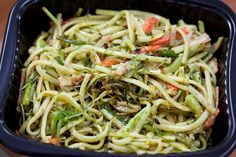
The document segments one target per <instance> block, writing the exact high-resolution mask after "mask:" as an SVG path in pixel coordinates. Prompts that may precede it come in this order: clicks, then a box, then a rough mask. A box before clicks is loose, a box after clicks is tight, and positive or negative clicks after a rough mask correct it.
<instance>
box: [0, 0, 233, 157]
mask: <svg viewBox="0 0 236 157" xmlns="http://www.w3.org/2000/svg"><path fill="white" fill-rule="evenodd" d="M43 6H46V7H47V8H48V9H49V10H50V11H51V12H52V13H54V14H56V13H58V12H61V13H63V18H64V19H66V18H69V17H72V16H73V14H74V12H75V11H76V10H77V8H78V7H82V8H84V9H85V10H86V11H87V10H88V11H89V12H91V13H93V12H94V10H95V9H96V8H103V9H115V10H122V9H138V10H145V11H149V12H154V13H157V14H160V15H163V16H165V17H167V18H169V19H170V20H171V22H172V23H175V22H177V20H179V19H184V20H185V21H186V22H187V23H193V24H197V21H198V20H200V19H201V20H203V21H205V25H206V31H207V32H208V33H209V34H210V36H211V37H212V40H213V41H216V39H217V37H219V36H224V37H226V38H228V40H225V41H224V44H223V45H222V46H221V48H220V50H219V51H218V52H217V53H216V57H217V58H218V62H219V72H218V75H217V79H218V85H219V87H220V103H219V106H220V110H221V112H220V114H219V116H218V117H217V119H216V122H215V124H214V126H213V132H212V143H213V145H212V146H210V147H209V148H207V149H206V150H204V151H199V152H193V153H181V154H168V155H167V156H170V157H174V156H181V157H186V156H191V157H192V156H195V157H199V156H201V157H203V156H205V157H208V156H212V157H217V156H227V155H229V154H230V153H231V152H232V150H233V149H234V147H235V143H236V131H235V125H236V124H235V118H236V106H235V105H236V96H234V95H233V94H234V93H235V94H236V81H233V79H234V78H235V79H236V61H233V60H236V52H235V51H236V40H235V34H236V32H235V31H236V28H235V23H236V17H235V15H234V13H233V12H232V11H231V10H230V9H229V8H228V7H227V6H226V5H225V4H223V3H222V2H220V1H216V0H178V1H177V0H176V1H175V0H18V1H17V3H16V5H15V6H14V8H13V9H12V11H11V13H10V16H9V21H8V27H7V30H6V34H5V40H4V44H3V49H2V53H1V60H0V141H1V142H2V143H3V144H4V145H5V146H7V147H8V148H9V149H11V150H13V151H15V152H17V153H21V154H26V155H30V156H90V157H95V156H111V157H115V156H120V157H121V156H122V157H123V156H129V157H134V156H136V155H135V154H129V155H127V154H126V155H125V154H108V153H96V152H91V151H82V150H72V149H68V148H64V147H58V146H53V145H49V144H43V143H40V142H38V141H32V140H29V139H26V138H24V137H21V136H18V135H17V134H15V130H16V129H19V119H20V114H19V113H17V111H16V104H17V98H18V90H19V80H20V73H19V72H20V68H21V67H22V62H24V61H25V59H26V58H27V50H28V48H29V47H30V46H31V45H32V44H33V41H34V40H35V38H36V37H37V35H38V34H39V33H40V32H41V31H42V30H44V31H47V29H48V28H49V21H50V20H49V19H48V17H47V16H46V15H45V14H44V13H43V12H42V10H41V8H42V7H43ZM143 156H154V155H143ZM155 156H162V155H155Z"/></svg>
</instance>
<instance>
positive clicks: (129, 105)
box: [18, 7, 223, 154]
mask: <svg viewBox="0 0 236 157" xmlns="http://www.w3.org/2000/svg"><path fill="white" fill-rule="evenodd" d="M42 12H44V13H45V14H46V15H47V16H48V18H49V19H48V22H50V21H51V22H52V23H53V24H51V25H50V28H49V30H48V31H47V32H42V33H41V34H40V35H39V36H38V37H37V39H35V42H34V45H32V47H31V48H30V49H29V51H28V52H29V57H28V59H27V60H26V61H25V63H24V67H23V68H24V69H25V70H22V71H23V72H22V77H21V90H20V92H22V93H20V94H19V95H20V96H19V101H18V105H19V106H18V109H19V112H21V113H22V119H23V120H22V123H21V127H20V128H19V131H20V134H22V135H23V136H25V135H26V136H25V137H29V138H31V139H37V140H40V141H41V142H43V143H50V144H54V145H58V146H64V147H68V148H70V149H81V150H94V151H96V152H108V153H133V154H168V153H180V152H194V151H198V150H203V149H206V148H207V146H208V145H207V143H209V141H210V140H209V136H210V133H211V126H212V125H213V122H209V121H213V120H214V118H216V115H217V112H218V111H219V110H218V106H217V105H218V102H217V101H218V98H217V97H218V91H217V90H218V87H217V82H216V81H217V80H216V73H217V60H216V58H215V57H214V53H215V52H216V51H217V50H218V49H219V47H220V45H221V42H222V41H223V37H220V38H219V39H218V40H217V39H214V41H216V42H215V43H213V42H212V40H211V38H210V36H209V35H208V34H207V32H206V30H207V29H205V26H204V22H203V21H198V19H196V22H195V23H194V24H188V23H186V22H185V21H184V20H179V22H178V23H177V24H171V23H170V20H169V19H167V18H165V17H163V16H160V15H157V14H154V13H149V12H144V11H138V10H122V11H115V10H103V9H97V10H95V14H90V13H89V12H88V11H86V10H83V9H82V8H79V9H78V11H77V12H75V14H74V15H75V16H74V17H72V18H70V19H62V17H64V16H63V15H62V14H61V13H58V14H57V15H53V14H52V13H51V12H50V11H49V10H47V8H45V7H43V8H42Z"/></svg>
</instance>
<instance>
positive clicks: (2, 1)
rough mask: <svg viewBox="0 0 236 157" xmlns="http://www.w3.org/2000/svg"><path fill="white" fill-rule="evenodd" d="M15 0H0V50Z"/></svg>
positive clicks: (234, 3) (234, 4)
mask: <svg viewBox="0 0 236 157" xmlns="http://www.w3.org/2000/svg"><path fill="white" fill-rule="evenodd" d="M15 1H16V0H0V50H1V46H2V42H3V36H4V32H5V27H6V22H7V18H8V13H9V11H10V9H11V7H12V5H13V4H14V3H15ZM223 1H224V2H225V3H226V4H228V5H229V6H230V7H231V8H232V9H233V10H234V12H235V13H236V0H223ZM0 148H1V149H2V150H4V151H5V152H6V153H7V154H8V155H9V156H11V157H20V155H17V154H15V153H13V152H11V151H9V150H7V149H6V148H5V147H4V146H0ZM230 157H236V150H235V151H234V152H233V153H232V154H231V155H230Z"/></svg>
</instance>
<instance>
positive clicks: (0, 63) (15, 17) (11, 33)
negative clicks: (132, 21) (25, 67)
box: [0, 0, 236, 157]
mask: <svg viewBox="0 0 236 157" xmlns="http://www.w3.org/2000/svg"><path fill="white" fill-rule="evenodd" d="M38 1H40V0H18V1H17V2H16V4H15V5H14V6H13V8H12V9H11V12H10V14H9V17H8V23H7V27H6V31H5V36H4V41H3V44H2V53H1V55H0V76H1V77H0V91H7V89H8V87H9V85H10V83H8V84H6V83H5V84H3V82H10V81H9V78H12V76H13V75H14V71H15V69H16V64H15V60H17V55H16V54H17V53H19V48H18V47H17V43H19V39H17V37H16V36H17V34H18V33H19V32H17V30H16V29H10V28H14V27H13V26H14V25H17V23H18V21H19V20H20V17H21V16H20V13H21V12H20V10H21V7H22V6H25V5H30V4H33V3H35V2H38ZM155 1H160V0H155ZM165 1H166V2H174V0H165ZM178 2H179V3H189V4H192V5H197V6H201V7H203V8H207V9H208V10H211V11H213V12H215V13H216V14H218V15H220V16H223V17H224V18H226V19H227V22H228V27H229V29H230V30H231V31H230V33H229V41H230V42H229V43H228V47H229V49H228V53H227V54H228V55H227V56H226V61H225V78H226V81H225V87H226V88H225V94H226V97H227V102H226V103H227V107H228V110H227V111H228V116H229V128H228V132H227V135H226V137H225V138H224V139H223V141H222V142H221V143H219V144H218V145H216V146H214V147H213V148H209V149H206V150H204V151H198V152H191V153H181V156H189V155H193V156H207V155H206V154H207V153H213V152H214V155H216V156H227V155H229V153H231V152H232V151H233V148H235V145H236V140H235V139H236V131H235V127H236V126H235V116H236V106H234V105H233V104H236V98H234V97H232V94H233V92H232V91H233V89H232V88H233V86H232V82H231V79H230V78H231V72H232V67H233V66H236V63H234V62H232V55H233V53H234V52H233V50H234V49H236V38H235V35H236V33H235V32H236V23H235V22H236V16H235V14H234V13H233V11H232V10H231V9H230V8H229V7H228V6H226V5H225V4H224V3H223V2H221V1H215V0H208V1H204V0H198V1H196V0H178ZM217 11H219V12H221V13H222V14H219V13H217ZM9 52H12V53H9ZM9 63H11V64H10V65H11V66H7V65H9ZM235 90H236V89H234V91H235ZM5 96H6V93H4V94H1V95H0V102H2V103H1V104H0V141H1V142H2V143H3V144H4V145H6V146H7V147H9V148H10V149H12V150H13V151H15V152H19V153H27V154H35V153H36V152H38V151H39V150H40V152H41V153H42V154H58V155H67V153H68V154H70V155H72V156H76V155H78V153H80V155H81V156H84V155H87V156H96V155H97V153H96V152H90V151H81V150H71V149H68V148H64V147H58V146H53V145H48V144H42V143H40V142H37V141H31V140H29V139H25V138H22V137H19V136H16V135H15V133H14V132H13V131H11V130H10V129H9V128H8V127H7V126H6V124H5V122H4V108H5V106H6V104H4V103H3V102H5ZM4 139H8V140H9V141H10V140H14V141H15V143H7V142H6V141H5V140H4ZM229 139H230V140H229ZM22 145H23V146H25V148H26V149H24V150H22V149H21V148H20V147H19V146H21V147H22ZM229 146H230V147H229ZM36 148H37V149H36ZM206 152H207V153H206ZM99 154H101V155H105V154H104V153H99ZM109 156H112V157H115V156H130V157H133V156H136V154H131V155H124V154H109ZM144 156H150V155H144ZM155 156H156V155H155ZM157 156H161V155H157ZM167 156H170V157H174V156H179V154H168V155H167Z"/></svg>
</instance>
